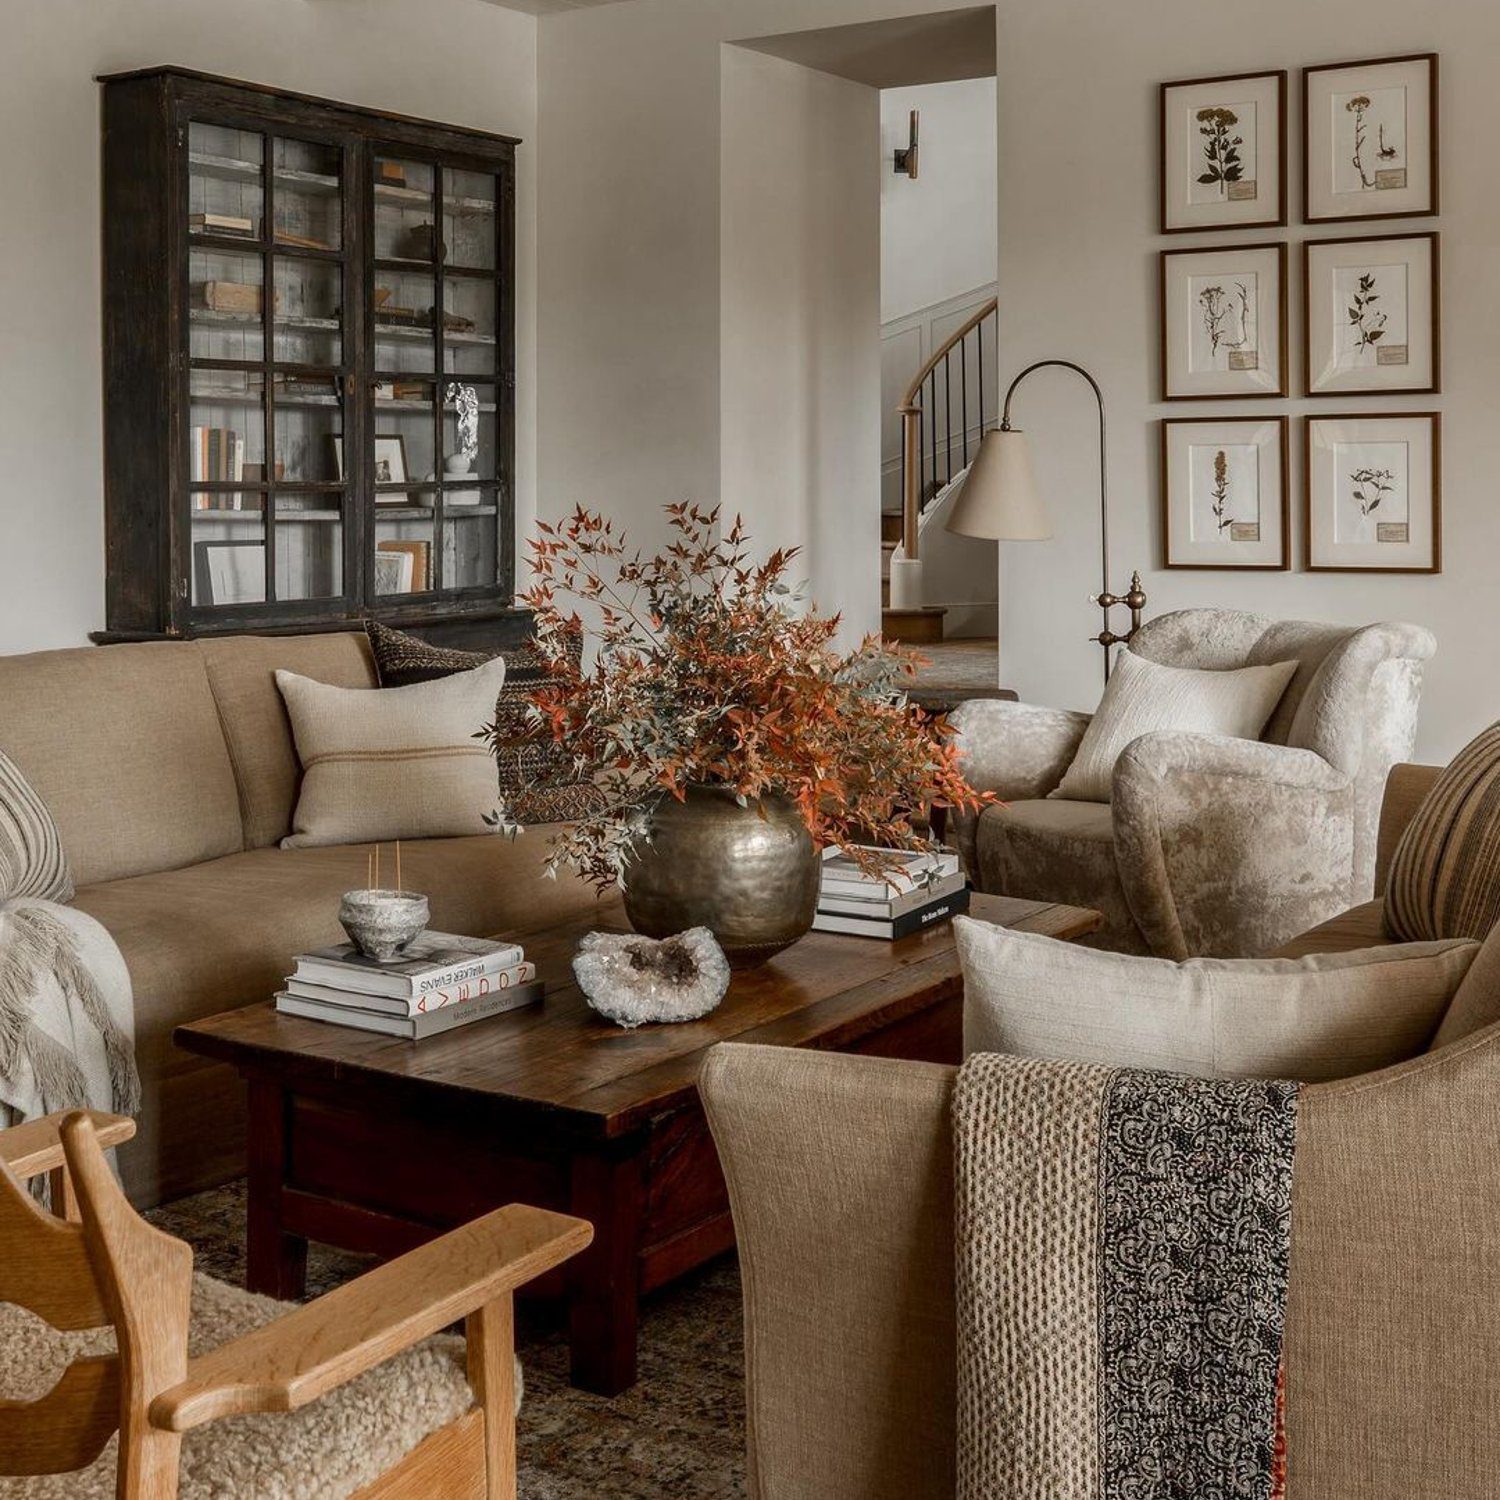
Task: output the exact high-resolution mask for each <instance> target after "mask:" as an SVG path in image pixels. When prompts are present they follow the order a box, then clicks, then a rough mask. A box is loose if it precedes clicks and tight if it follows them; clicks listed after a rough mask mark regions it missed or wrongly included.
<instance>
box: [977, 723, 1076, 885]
mask: <svg viewBox="0 0 1500 1500" xmlns="http://www.w3.org/2000/svg"><path fill="white" fill-rule="evenodd" d="M1091 718H1092V715H1091V714H1084V713H1075V712H1074V711H1073V710H1071V709H1066V708H1042V707H1040V706H1039V705H1037V704H1034V703H1010V702H1007V701H1005V700H1003V699H993V698H970V699H969V700H968V701H967V702H965V703H960V704H959V705H958V707H957V708H956V709H954V711H953V712H952V714H951V715H949V718H948V723H949V726H950V727H951V729H952V731H953V740H954V743H955V744H956V745H957V746H958V752H959V755H960V757H961V758H962V762H963V772H964V775H965V776H966V777H967V778H968V782H969V785H970V786H972V787H973V788H974V789H975V791H979V792H993V793H994V794H995V796H997V797H999V798H1000V800H1001V801H1003V802H1024V801H1029V800H1030V799H1031V798H1034V797H1045V796H1046V795H1047V793H1048V792H1050V791H1054V790H1055V789H1056V787H1057V785H1058V783H1059V782H1060V781H1061V780H1062V779H1063V775H1064V773H1065V772H1066V771H1067V769H1068V767H1069V766H1070V765H1071V764H1072V761H1073V756H1074V755H1075V754H1076V753H1077V751H1078V742H1079V741H1080V740H1081V739H1082V738H1083V732H1084V730H1085V729H1087V728H1088V727H1089V720H1090V719H1091ZM981 816H982V814H981V813H975V812H958V811H953V812H950V813H949V814H948V823H947V836H948V839H949V842H950V843H952V844H953V845H954V847H955V848H957V850H958V852H959V854H960V855H961V857H962V859H963V863H964V868H965V869H966V870H968V871H969V874H970V876H971V877H972V876H973V875H974V873H975V871H976V870H977V868H978V866H977V864H976V862H975V856H974V830H975V827H976V825H977V824H978V822H979V819H980V817H981Z"/></svg>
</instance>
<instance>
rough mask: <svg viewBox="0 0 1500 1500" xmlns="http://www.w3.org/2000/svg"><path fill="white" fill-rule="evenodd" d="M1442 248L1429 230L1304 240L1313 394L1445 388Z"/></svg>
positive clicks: (1306, 344)
mask: <svg viewBox="0 0 1500 1500" xmlns="http://www.w3.org/2000/svg"><path fill="white" fill-rule="evenodd" d="M1441 248H1442V247H1441V240H1440V236H1439V235H1437V234H1436V233H1435V232H1430V231H1429V232H1427V233H1420V234H1401V235H1392V236H1388V237H1379V238H1370V237H1356V238H1352V239H1332V240H1306V241H1304V242H1303V246H1302V287H1303V299H1302V306H1303V318H1304V321H1305V325H1306V326H1305V328H1304V337H1303V341H1302V349H1303V361H1304V369H1303V374H1304V376H1305V379H1306V390H1307V394H1308V395H1310V396H1339V395H1350V394H1356V393H1361V392H1365V393H1377V394H1380V395H1386V396H1395V395H1425V394H1427V393H1429V392H1435V391H1438V390H1441V389H1442V319H1441V311H1442V309H1441V281H1442V276H1441ZM1377 304H1378V305H1377Z"/></svg>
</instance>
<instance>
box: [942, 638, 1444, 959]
mask: <svg viewBox="0 0 1500 1500" xmlns="http://www.w3.org/2000/svg"><path fill="white" fill-rule="evenodd" d="M1129 649H1130V650H1132V651H1134V652H1137V653H1138V654H1140V655H1142V656H1144V657H1146V658H1147V659H1149V660H1151V661H1153V662H1157V663H1160V664H1162V665H1166V666H1177V667H1195V668H1199V669H1204V670H1227V669H1230V668H1235V667H1246V666H1260V665H1266V664H1269V663H1273V662H1281V661H1291V660H1295V661H1296V662H1297V663H1298V666H1297V671H1296V674H1295V675H1294V676H1293V678H1292V680H1291V682H1290V683H1289V684H1288V686H1287V690H1286V692H1285V693H1284V694H1283V696H1282V699H1281V701H1280V703H1279V704H1278V705H1277V708H1276V711H1275V712H1274V713H1273V715H1272V716H1271V719H1270V722H1269V723H1268V724H1267V725H1266V728H1265V731H1264V733H1263V735H1262V738H1261V740H1260V741H1259V742H1252V741H1248V740H1237V739H1231V738H1228V737H1226V736H1223V735H1206V734H1183V733H1158V734H1147V735H1142V736H1141V737H1140V738H1139V739H1137V740H1135V741H1133V742H1132V743H1131V744H1130V745H1129V746H1128V747H1127V748H1126V750H1125V753H1124V754H1123V755H1122V756H1121V757H1120V760H1119V762H1118V763H1117V765H1116V767H1115V772H1114V780H1113V786H1112V793H1111V800H1110V802H1108V803H1102V802H1075V801H1068V800H1062V799H1059V798H1056V797H1052V796H1050V795H1049V793H1051V792H1053V791H1054V790H1055V789H1056V788H1057V786H1058V784H1059V783H1060V782H1061V780H1062V778H1063V774H1064V772H1065V771H1066V770H1067V768H1068V765H1069V763H1070V762H1071V761H1072V759H1073V755H1074V753H1075V752H1076V750H1077V749H1078V744H1079V741H1080V740H1081V739H1082V738H1083V733H1084V730H1085V729H1086V728H1087V727H1088V724H1089V719H1090V717H1091V716H1090V715H1088V714H1083V713H1074V712H1070V711H1067V710H1061V709H1051V708H1040V707H1036V706H1033V705H1029V704H1016V703H1005V702H998V701H990V700H976V701H972V702H968V703H964V704H961V705H960V706H959V708H958V709H957V711H956V712H955V713H954V715H953V720H952V722H953V727H954V732H955V735H956V738H957V743H958V745H959V748H960V751H961V752H962V754H963V756H964V760H965V770H966V773H967V774H968V776H969V779H970V781H971V782H972V784H973V785H974V786H976V787H977V788H979V789H980V790H982V791H990V792H994V793H995V794H996V795H997V796H998V797H999V798H1001V799H1002V800H1003V801H1004V802H1006V803H1007V804H1008V806H1005V807H992V808H988V809H986V810H985V811H984V812H983V813H981V814H979V815H978V816H977V817H975V816H973V815H960V816H955V817H954V818H953V819H952V820H951V821H950V830H951V835H952V837H953V840H954V842H955V843H956V844H957V846H958V848H959V851H960V853H961V855H962V856H963V860H964V864H965V867H966V868H967V869H968V871H969V876H970V879H971V880H972V881H973V882H974V884H975V885H976V886H977V887H978V889H980V890H983V891H990V892H994V893H997V894H1003V895H1013V896H1025V897H1030V898H1033V899H1041V900H1054V901H1064V902H1068V903H1070V904H1072V905H1077V906H1091V907H1094V908H1095V909H1097V910H1098V911H1100V912H1102V913H1103V914H1104V925H1103V926H1102V927H1101V929H1100V931H1099V932H1098V933H1097V934H1096V935H1095V936H1094V937H1093V938H1092V939H1091V940H1090V941H1092V942H1093V943H1094V944H1095V945H1097V946H1099V947H1105V948H1112V949H1116V950H1118V951H1121V952H1126V953H1151V954H1156V955H1158V956H1160V957H1163V958H1174V959H1183V958H1188V957H1197V956H1211V957H1220V958H1237V957H1246V956H1250V955H1254V954H1260V953H1266V952H1269V951H1271V950H1272V949H1274V948H1276V947H1279V946H1280V945H1281V944H1282V943H1284V942H1286V941H1287V940H1288V939H1289V938H1291V937H1292V936H1293V935H1295V934H1296V933H1299V932H1301V931H1303V930H1305V929H1306V928H1308V927H1310V926H1313V925H1314V924H1316V923H1318V922H1321V921H1324V920H1326V919H1327V918H1329V917H1332V916H1334V915H1335V914H1336V913H1338V912H1341V911H1343V910H1345V909H1346V908H1347V907H1350V906H1352V905H1355V904H1357V903H1359V902H1361V901H1364V900H1368V898H1369V896H1370V894H1371V891H1372V889H1373V885H1374V877H1375V847H1376V832H1377V826H1378V822H1379V815H1380V800H1381V796H1382V793H1383V791H1384V788H1385V781H1386V776H1387V774H1388V773H1389V771H1390V769H1391V767H1392V765H1393V764H1395V763H1396V762H1397V761H1400V760H1402V759H1404V758H1405V757H1406V756H1407V755H1408V754H1409V753H1410V750H1411V745H1412V740H1413V737H1414V735H1415V731H1416V718H1417V705H1418V701H1419V699H1420V695H1421V686H1422V671H1423V666H1424V664H1425V663H1426V662H1427V661H1428V660H1429V659H1430V658H1431V656H1432V654H1433V652H1434V650H1435V649H1436V642H1435V641H1434V639H1433V637H1432V635H1431V633H1430V632H1428V631H1426V630H1423V629H1421V628H1420V627H1418V626H1415V625H1402V624H1376V625H1366V626H1363V627H1360V628H1357V629H1350V628H1348V627H1345V626H1335V625H1322V624H1315V623H1310V622H1307V621H1296V620H1293V621H1281V622H1273V621H1271V620H1268V619H1266V618H1265V617H1263V616H1261V615H1254V614H1246V613H1241V612H1238V611H1231V610H1214V609H1188V610H1180V611H1178V612H1176V613H1173V614H1167V615H1161V616H1159V617H1158V618H1157V619H1155V620H1152V621H1150V622H1148V623H1147V624H1146V625H1144V626H1142V628H1141V630H1140V631H1139V632H1138V633H1137V635H1136V637H1135V639H1134V640H1133V641H1132V643H1131V645H1130V648H1129Z"/></svg>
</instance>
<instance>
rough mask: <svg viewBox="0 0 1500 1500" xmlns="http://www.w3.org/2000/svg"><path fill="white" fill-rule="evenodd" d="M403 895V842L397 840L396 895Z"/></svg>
mask: <svg viewBox="0 0 1500 1500" xmlns="http://www.w3.org/2000/svg"><path fill="white" fill-rule="evenodd" d="M400 893H401V840H400V839H397V840H396V894H397V895H400Z"/></svg>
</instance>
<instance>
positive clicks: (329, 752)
mask: <svg viewBox="0 0 1500 1500" xmlns="http://www.w3.org/2000/svg"><path fill="white" fill-rule="evenodd" d="M504 680H505V663H504V661H502V660H496V661H492V662H488V663H486V664H485V665H484V666H482V667H475V668H474V669H473V670H472V671H470V672H461V673H458V674H456V675H455V676H452V677H445V678H443V679H441V680H440V681H437V682H420V683H416V684H414V685H413V686H411V687H403V688H390V689H388V690H385V691H381V690H380V689H377V688H342V687H331V686H329V685H328V684H327V683H323V682H314V681H313V680H312V679H311V678H309V677H299V676H298V675H297V674H296V673H295V672H287V671H278V672H277V673H276V686H277V687H278V688H279V689H280V690H281V696H282V699H283V700H284V701H285V703H286V709H287V715H288V717H289V718H290V719H291V721H292V737H293V739H294V740H295V741H296V744H297V757H298V759H299V760H300V761H301V762H302V789H301V792H300V794H299V796H298V798H297V810H296V812H295V813H293V815H292V832H291V834H290V835H289V836H288V837H287V838H284V839H282V841H281V846H282V848H283V849H303V848H308V847H310V846H312V845H317V844H365V843H373V842H375V841H376V840H380V839H398V838H400V839H422V838H428V839H431V838H455V837H459V836H462V835H465V834H479V833H488V832H490V831H491V829H490V825H488V824H487V823H486V822H485V821H484V819H485V814H487V813H493V812H494V811H495V802H496V797H495V768H494V764H493V763H492V762H491V760H490V754H489V751H488V750H487V749H485V747H484V745H483V743H482V742H481V741H480V740H478V739H476V738H475V737H474V736H475V735H476V733H477V732H478V731H479V730H480V729H482V728H483V727H484V725H485V724H487V723H488V722H489V720H490V718H491V717H492V716H493V714H494V711H495V699H496V697H497V696H498V695H499V692H500V685H501V683H502V682H503V681H504Z"/></svg>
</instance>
